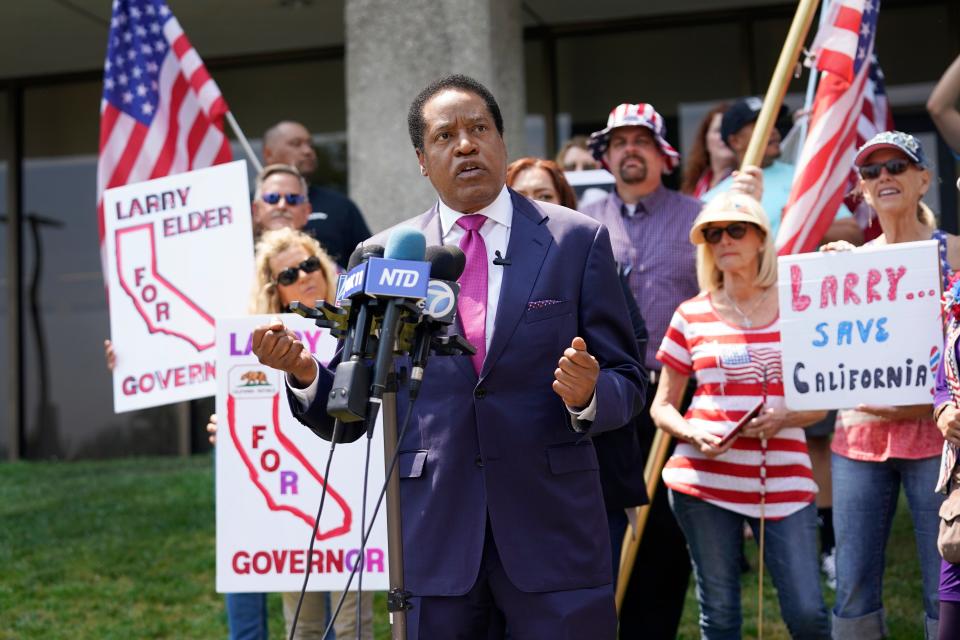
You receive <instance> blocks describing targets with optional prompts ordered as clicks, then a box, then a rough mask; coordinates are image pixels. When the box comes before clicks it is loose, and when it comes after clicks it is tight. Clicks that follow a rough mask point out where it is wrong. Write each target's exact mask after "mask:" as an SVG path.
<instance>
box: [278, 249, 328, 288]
mask: <svg viewBox="0 0 960 640" xmlns="http://www.w3.org/2000/svg"><path fill="white" fill-rule="evenodd" d="M319 268H320V258H318V257H317V256H312V257H310V258H307V259H306V260H304V261H303V262H301V263H300V264H298V265H297V266H295V267H290V268H289V269H284V270H283V271H281V272H280V273H278V274H277V280H276V284H282V285H283V286H285V287H288V286H290V285H291V284H293V283H294V282H296V281H297V278H299V277H300V272H301V271H303V272H304V273H313V272H314V271H316V270H317V269H319Z"/></svg>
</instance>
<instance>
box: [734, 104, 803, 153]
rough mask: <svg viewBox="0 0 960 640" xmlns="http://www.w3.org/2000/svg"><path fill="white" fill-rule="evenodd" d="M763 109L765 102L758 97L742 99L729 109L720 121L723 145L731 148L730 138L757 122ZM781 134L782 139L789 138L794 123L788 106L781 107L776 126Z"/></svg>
mask: <svg viewBox="0 0 960 640" xmlns="http://www.w3.org/2000/svg"><path fill="white" fill-rule="evenodd" d="M762 108H763V100H762V99H761V98H758V97H756V96H751V97H749V98H740V99H739V100H737V101H736V102H734V103H733V104H732V105H731V106H730V108H729V109H727V110H726V111H725V112H724V113H723V119H722V120H721V121H720V137H721V138H723V143H724V144H725V145H727V146H728V147H729V146H730V136H732V135H733V134H735V133H736V132H738V131H740V129H743V128H744V127H745V126H747V125H748V124H750V123H751V122H756V121H757V118H759V117H760V109H762ZM774 126H776V127H777V131H779V132H780V139H781V140H782V139H783V138H785V137H787V134H788V133H789V132H790V128H791V127H792V126H793V121H792V120H791V118H790V109H788V108H787V106H786V105H783V104H782V105H780V113H778V114H777V121H776V123H775V125H774Z"/></svg>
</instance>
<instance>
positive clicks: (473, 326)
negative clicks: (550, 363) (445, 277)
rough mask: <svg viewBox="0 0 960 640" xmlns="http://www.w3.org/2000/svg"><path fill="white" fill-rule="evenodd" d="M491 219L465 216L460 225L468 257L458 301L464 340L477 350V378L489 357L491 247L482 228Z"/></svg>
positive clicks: (461, 276) (464, 250) (474, 361)
mask: <svg viewBox="0 0 960 640" xmlns="http://www.w3.org/2000/svg"><path fill="white" fill-rule="evenodd" d="M486 221H487V216H482V215H478V214H471V215H463V216H460V217H459V218H458V219H457V224H458V225H459V226H460V227H462V228H463V229H466V233H465V234H464V235H463V238H461V240H460V249H461V250H463V253H464V255H466V256H467V266H466V267H465V268H464V270H463V273H462V274H460V279H459V280H458V282H459V283H460V297H459V298H458V299H457V313H458V314H460V322H461V324H463V333H464V334H466V335H465V336H464V337H465V338H466V339H467V340H469V341H470V344H472V345H473V346H475V347H476V348H477V352H476V353H475V354H473V356H472V358H471V359H472V360H473V368H474V369H476V371H477V375H480V370H481V369H482V368H483V359H484V357H486V355H487V341H486V334H487V331H486V329H487V246H486V244H484V242H483V236H481V235H480V227H482V226H483V223H484V222H486Z"/></svg>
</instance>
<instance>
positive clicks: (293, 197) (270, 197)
mask: <svg viewBox="0 0 960 640" xmlns="http://www.w3.org/2000/svg"><path fill="white" fill-rule="evenodd" d="M280 198H283V199H284V200H286V201H287V204H289V205H290V206H294V207H295V206H297V205H298V204H303V203H304V202H306V201H307V196H305V195H303V194H301V193H279V192H276V191H275V192H273V193H263V194H260V199H261V200H263V201H264V202H266V203H267V204H277V203H278V202H280Z"/></svg>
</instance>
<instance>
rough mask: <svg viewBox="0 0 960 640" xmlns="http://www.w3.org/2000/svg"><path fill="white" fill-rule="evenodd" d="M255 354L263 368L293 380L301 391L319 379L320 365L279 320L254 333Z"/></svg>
mask: <svg viewBox="0 0 960 640" xmlns="http://www.w3.org/2000/svg"><path fill="white" fill-rule="evenodd" d="M253 353H254V355H256V356H257V360H259V361H260V364H262V365H265V366H268V367H270V368H271V369H278V370H280V371H283V372H284V373H288V374H290V375H291V376H293V379H294V381H295V382H296V385H297V386H298V387H308V386H310V383H312V382H313V379H314V378H316V377H317V363H316V361H315V360H314V359H313V356H311V355H310V352H309V351H307V349H306V347H304V345H303V343H302V342H300V340H298V339H297V336H296V335H295V334H294V333H293V332H292V331H290V330H289V329H287V328H286V327H284V326H283V322H281V321H280V319H279V318H274V319H273V320H271V322H270V324H265V325H261V326H259V327H257V328H256V329H254V330H253Z"/></svg>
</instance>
